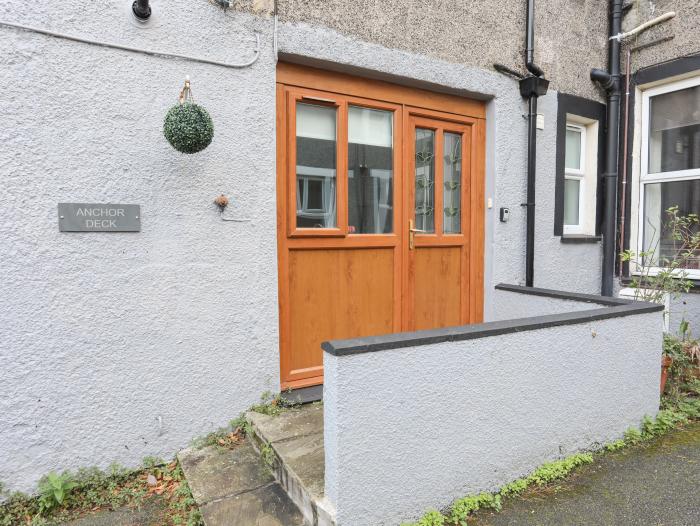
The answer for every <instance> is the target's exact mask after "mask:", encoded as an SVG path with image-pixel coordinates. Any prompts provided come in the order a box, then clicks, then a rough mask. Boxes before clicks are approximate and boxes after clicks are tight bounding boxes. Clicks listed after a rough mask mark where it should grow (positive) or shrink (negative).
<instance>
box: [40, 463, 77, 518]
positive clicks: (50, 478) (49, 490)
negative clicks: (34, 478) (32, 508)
mask: <svg viewBox="0 0 700 526" xmlns="http://www.w3.org/2000/svg"><path fill="white" fill-rule="evenodd" d="M74 487H75V481H74V480H73V476H72V475H71V474H70V473H68V472H64V473H61V474H60V475H58V474H57V473H54V472H53V471H52V472H51V473H49V474H48V475H46V476H45V477H44V478H43V479H42V480H41V481H40V482H39V494H40V496H39V513H44V512H47V511H51V510H52V509H54V508H56V507H58V506H61V505H62V504H63V503H64V502H65V500H66V498H67V497H68V494H69V493H70V491H71V490H72V489H73V488H74Z"/></svg>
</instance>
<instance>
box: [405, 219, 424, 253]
mask: <svg viewBox="0 0 700 526" xmlns="http://www.w3.org/2000/svg"><path fill="white" fill-rule="evenodd" d="M416 232H419V233H421V232H422V233H425V230H421V229H419V228H414V226H413V219H409V220H408V248H409V250H413V249H414V248H416V240H415V236H416Z"/></svg>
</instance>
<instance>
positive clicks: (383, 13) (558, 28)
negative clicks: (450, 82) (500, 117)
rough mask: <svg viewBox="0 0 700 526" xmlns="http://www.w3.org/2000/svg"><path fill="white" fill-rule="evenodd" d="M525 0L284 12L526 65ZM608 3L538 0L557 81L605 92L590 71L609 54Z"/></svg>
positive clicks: (583, 92)
mask: <svg viewBox="0 0 700 526" xmlns="http://www.w3.org/2000/svg"><path fill="white" fill-rule="evenodd" d="M525 6H526V3H525V2H524V1H522V0H499V1H478V0H462V1H454V2H444V1H441V2H438V1H429V2H426V1H424V0H379V1H377V0H358V1H353V2H348V1H346V0H280V1H279V12H280V17H281V18H282V20H284V21H288V22H303V23H308V24H312V25H316V26H325V27H328V28H330V29H334V30H336V31H338V32H340V33H342V34H344V35H348V36H352V37H355V38H358V39H361V40H364V41H366V42H373V43H376V44H380V45H382V46H384V47H387V48H394V49H400V50H404V51H409V52H412V53H417V54H424V55H427V56H430V57H433V58H437V59H440V60H443V61H445V62H450V63H456V64H462V65H465V66H476V67H481V68H484V69H491V68H492V65H493V63H494V62H499V63H501V64H505V65H507V66H509V67H511V68H515V69H518V70H523V54H524V44H525ZM606 9H607V6H606V4H605V3H601V2H600V0H577V1H575V2H572V1H571V0H547V1H546V2H537V3H536V9H535V15H536V16H535V26H536V29H537V31H536V36H535V47H536V50H537V51H536V57H535V58H536V62H537V64H538V65H540V66H542V67H543V68H544V70H545V71H546V73H547V78H550V79H552V89H555V90H558V91H565V92H567V93H573V94H576V95H580V96H583V97H588V98H600V97H601V95H602V94H601V93H600V92H599V91H598V90H597V88H596V87H595V86H594V85H593V83H591V82H590V80H589V78H588V74H589V71H590V68H592V67H604V66H605V64H606V61H607V59H606V57H607V55H606V42H607V11H606Z"/></svg>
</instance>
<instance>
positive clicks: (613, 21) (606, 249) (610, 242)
mask: <svg viewBox="0 0 700 526" xmlns="http://www.w3.org/2000/svg"><path fill="white" fill-rule="evenodd" d="M622 2H623V0H610V37H614V36H617V35H619V34H620V33H622ZM609 42H610V43H609V45H608V71H602V70H600V69H593V70H591V80H593V81H596V82H598V83H600V84H601V85H602V86H603V87H604V88H605V89H606V90H607V92H608V97H607V106H608V108H607V114H608V116H607V135H606V149H605V173H604V174H603V176H604V178H605V184H604V191H605V194H604V208H603V269H602V275H601V285H600V293H601V294H602V295H603V296H612V295H613V276H614V274H615V236H616V230H617V229H616V226H617V167H618V160H619V136H620V97H621V90H620V41H619V39H618V38H611V39H610V41H609Z"/></svg>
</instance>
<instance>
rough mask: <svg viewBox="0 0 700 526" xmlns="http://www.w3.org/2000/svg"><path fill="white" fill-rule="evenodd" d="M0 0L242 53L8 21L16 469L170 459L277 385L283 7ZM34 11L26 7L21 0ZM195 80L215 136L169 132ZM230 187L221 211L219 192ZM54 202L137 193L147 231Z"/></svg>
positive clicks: (60, 22) (7, 267) (10, 446)
mask: <svg viewBox="0 0 700 526" xmlns="http://www.w3.org/2000/svg"><path fill="white" fill-rule="evenodd" d="M152 4H153V9H154V12H155V16H156V17H157V20H156V24H155V25H154V27H152V28H150V29H139V28H137V27H135V26H134V25H133V24H132V23H131V21H130V19H129V18H128V16H127V8H128V6H129V5H130V2H126V1H112V2H82V1H78V0H67V1H62V2H29V3H27V2H19V1H12V0H1V1H0V18H2V19H4V20H9V21H15V22H20V23H25V24H28V25H33V26H39V27H44V28H47V29H52V30H55V31H61V32H68V33H73V34H79V35H84V36H87V37H89V38H96V39H103V40H110V41H115V42H121V43H124V44H127V45H131V46H136V47H145V48H151V49H153V48H155V49H163V50H167V51H172V52H180V53H185V54H189V55H200V56H204V57H209V58H214V59H220V60H224V61H242V60H247V59H248V58H249V57H250V56H252V55H251V54H252V51H253V48H254V43H255V39H254V35H253V30H255V29H257V30H260V31H261V32H262V34H261V41H262V46H263V47H262V54H261V58H260V61H259V62H258V63H256V64H255V65H254V66H253V67H252V68H249V69H243V70H233V69H224V68H220V67H215V66H209V65H202V64H195V63H192V62H186V61H180V60H168V59H164V58H157V57H148V56H145V55H140V54H132V53H127V52H121V51H115V50H109V49H104V48H100V47H93V46H88V45H84V44H78V43H73V42H68V41H64V40H58V39H53V38H48V37H45V36H40V35H36V34H31V33H25V32H20V31H16V30H13V29H8V28H6V27H0V34H2V39H3V42H4V43H5V44H4V46H3V53H2V54H0V89H1V90H2V93H3V96H2V98H0V114H2V115H3V126H2V127H0V143H1V144H2V145H3V148H2V155H0V184H1V186H2V192H0V239H2V250H0V269H1V271H0V298H2V301H1V302H0V364H1V365H0V371H2V372H0V480H2V481H3V482H5V483H6V484H7V486H8V487H9V489H13V490H15V489H16V490H31V489H32V488H33V487H34V484H35V483H36V481H37V479H38V478H39V477H40V476H41V475H43V474H45V473H47V472H48V471H49V470H61V469H68V468H76V467H78V466H88V465H95V464H96V465H99V466H102V467H105V466H106V465H108V464H109V463H110V462H112V461H116V462H120V463H122V464H127V465H134V464H136V463H138V462H140V460H141V458H142V457H144V456H146V455H159V456H163V457H170V456H172V455H173V454H174V452H175V451H176V450H177V449H178V448H180V447H183V446H185V445H187V444H188V442H189V441H190V440H191V439H192V438H193V437H196V436H198V435H201V434H203V433H206V432H208V431H210V430H212V429H214V428H216V427H218V426H221V425H224V424H226V423H227V422H228V421H229V419H230V418H232V417H233V416H235V415H237V414H238V413H239V412H240V411H242V410H243V409H245V408H246V407H249V406H250V404H251V403H253V402H254V401H255V400H257V399H258V397H259V395H260V393H261V392H262V391H264V390H266V389H277V388H278V377H279V373H278V360H279V356H278V347H277V329H276V328H277V274H276V272H277V271H276V238H275V228H276V227H275V224H276V222H275V221H276V220H275V170H274V162H275V144H274V137H275V135H274V118H275V116H274V101H275V92H274V80H275V79H274V62H273V57H272V24H271V22H270V20H268V19H264V18H255V17H252V16H250V15H246V14H240V13H237V14H236V15H235V16H233V15H232V13H229V14H228V15H224V14H223V13H222V11H221V10H220V9H218V8H216V7H214V6H212V5H211V4H209V3H208V2H206V1H202V2H192V1H191V0H171V1H164V0H154V1H153V2H152ZM20 6H21V9H18V7H20ZM185 75H190V76H191V77H192V83H193V84H192V87H193V90H194V95H195V98H196V101H197V102H199V103H201V104H202V105H203V106H205V107H206V108H207V109H208V110H209V111H210V113H211V114H212V117H213V120H214V125H215V138H214V141H213V143H212V145H211V146H210V147H209V148H208V149H207V150H206V151H204V152H202V153H200V154H197V155H193V156H186V155H183V154H179V153H178V152H176V151H175V150H173V149H172V148H171V147H170V146H169V145H168V144H167V142H166V141H165V139H164V138H163V136H162V126H163V119H164V117H165V113H166V111H167V110H168V108H169V107H170V106H171V105H173V104H174V103H175V102H176V100H177V95H178V92H179V90H180V88H181V87H182V84H183V81H184V78H185ZM220 193H225V194H227V195H229V196H230V197H231V200H232V205H231V206H230V210H229V211H228V212H227V213H228V214H229V215H231V216H234V217H239V218H250V222H248V223H225V222H223V221H221V220H220V219H219V217H218V211H217V210H216V209H215V207H214V205H213V204H212V200H213V199H214V197H216V196H217V195H219V194H220ZM58 202H115V203H139V204H141V207H142V209H141V210H142V216H143V221H142V231H141V232H140V233H123V234H121V233H116V234H115V233H109V234H107V233H91V234H73V233H59V232H58V223H57V211H56V205H57V203H58Z"/></svg>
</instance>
